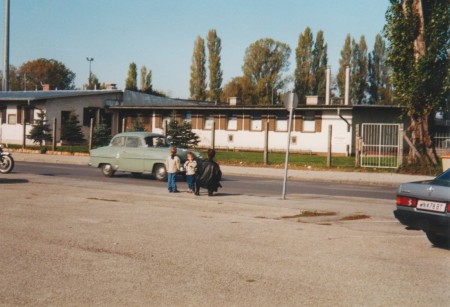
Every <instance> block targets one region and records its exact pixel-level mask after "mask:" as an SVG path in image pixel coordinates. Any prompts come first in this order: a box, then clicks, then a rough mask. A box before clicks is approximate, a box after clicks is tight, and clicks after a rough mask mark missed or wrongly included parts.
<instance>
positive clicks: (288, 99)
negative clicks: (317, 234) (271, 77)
mask: <svg viewBox="0 0 450 307" xmlns="http://www.w3.org/2000/svg"><path fill="white" fill-rule="evenodd" d="M297 105H298V96H297V94H295V93H293V92H288V93H286V94H285V95H284V106H285V107H286V109H287V110H288V111H289V122H288V137H287V148H286V159H285V162H284V180H283V194H282V197H281V199H283V200H284V199H286V184H287V173H288V163H289V147H290V145H291V130H292V116H293V114H294V110H295V108H297Z"/></svg>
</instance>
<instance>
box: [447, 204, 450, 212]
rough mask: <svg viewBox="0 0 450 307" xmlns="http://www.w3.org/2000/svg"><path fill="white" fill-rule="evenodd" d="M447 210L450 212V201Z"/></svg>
mask: <svg viewBox="0 0 450 307" xmlns="http://www.w3.org/2000/svg"><path fill="white" fill-rule="evenodd" d="M447 212H450V203H447Z"/></svg>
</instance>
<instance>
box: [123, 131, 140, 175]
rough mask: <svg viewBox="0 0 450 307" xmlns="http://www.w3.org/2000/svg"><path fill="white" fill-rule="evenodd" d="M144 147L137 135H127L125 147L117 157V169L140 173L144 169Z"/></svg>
mask: <svg viewBox="0 0 450 307" xmlns="http://www.w3.org/2000/svg"><path fill="white" fill-rule="evenodd" d="M144 151H145V148H144V146H143V143H142V141H141V138H140V137H138V136H127V138H126V141H125V148H124V150H123V152H122V154H121V157H120V159H119V162H118V164H119V170H121V171H126V172H136V173H142V172H143V171H144V154H143V153H144Z"/></svg>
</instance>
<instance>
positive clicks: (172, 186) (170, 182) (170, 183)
mask: <svg viewBox="0 0 450 307" xmlns="http://www.w3.org/2000/svg"><path fill="white" fill-rule="evenodd" d="M176 177H177V174H175V173H168V174H167V187H168V188H169V192H175V191H176V190H177V184H176V183H175V179H176Z"/></svg>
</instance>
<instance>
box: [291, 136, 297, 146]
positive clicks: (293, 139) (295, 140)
mask: <svg viewBox="0 0 450 307" xmlns="http://www.w3.org/2000/svg"><path fill="white" fill-rule="evenodd" d="M291 143H292V144H293V145H297V137H296V136H292V137H291Z"/></svg>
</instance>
